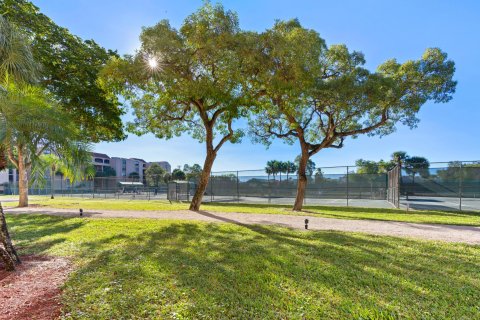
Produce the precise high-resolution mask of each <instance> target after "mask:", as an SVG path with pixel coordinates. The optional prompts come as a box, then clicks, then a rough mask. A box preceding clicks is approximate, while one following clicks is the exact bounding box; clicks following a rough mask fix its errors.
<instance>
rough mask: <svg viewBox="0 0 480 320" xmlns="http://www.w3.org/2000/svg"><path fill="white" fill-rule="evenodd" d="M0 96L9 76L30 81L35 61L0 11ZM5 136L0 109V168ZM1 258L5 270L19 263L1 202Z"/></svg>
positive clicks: (2, 159)
mask: <svg viewBox="0 0 480 320" xmlns="http://www.w3.org/2000/svg"><path fill="white" fill-rule="evenodd" d="M0 62H1V63H0V98H1V99H2V100H3V99H4V97H5V94H6V93H7V88H6V87H7V84H8V83H9V82H10V81H11V80H16V81H27V82H32V81H34V80H35V79H36V76H37V71H38V64H37V63H36V62H35V60H34V59H33V54H32V52H31V50H30V45H29V43H28V41H26V37H25V36H24V35H23V34H22V33H21V32H20V31H19V30H18V29H17V28H16V27H15V26H14V25H12V24H10V23H9V22H8V21H7V20H6V19H5V18H4V17H3V16H2V15H0ZM6 137H7V120H6V117H5V115H4V114H3V112H2V111H1V110H0V171H1V170H4V169H5V168H6V167H7V164H8V163H7V162H8V161H7V158H6V149H7V148H6V146H5V145H4V144H3V143H1V142H2V141H4V140H5V139H6ZM0 259H1V260H2V261H3V263H4V265H5V269H6V270H7V271H13V270H15V263H20V258H19V257H18V255H17V252H16V250H15V247H14V246H13V244H12V241H11V239H10V234H9V232H8V228H7V222H6V220H5V215H4V213H3V208H2V205H1V204H0Z"/></svg>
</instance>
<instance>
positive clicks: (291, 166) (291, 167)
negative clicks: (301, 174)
mask: <svg viewBox="0 0 480 320" xmlns="http://www.w3.org/2000/svg"><path fill="white" fill-rule="evenodd" d="M296 171H297V165H296V164H295V163H293V162H292V161H287V162H285V172H286V173H287V180H288V175H289V174H290V173H295V172H296Z"/></svg>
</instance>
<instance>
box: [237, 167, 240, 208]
mask: <svg viewBox="0 0 480 320" xmlns="http://www.w3.org/2000/svg"><path fill="white" fill-rule="evenodd" d="M239 184H240V180H239V179H238V171H237V202H240V190H239V188H238V187H239Z"/></svg>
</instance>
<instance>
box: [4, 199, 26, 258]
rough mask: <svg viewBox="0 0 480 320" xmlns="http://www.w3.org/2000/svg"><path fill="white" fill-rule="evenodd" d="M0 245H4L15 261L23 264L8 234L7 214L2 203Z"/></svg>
mask: <svg viewBox="0 0 480 320" xmlns="http://www.w3.org/2000/svg"><path fill="white" fill-rule="evenodd" d="M0 243H1V244H3V246H4V247H5V250H7V252H8V253H9V254H10V256H11V257H12V258H13V260H14V261H15V262H17V263H21V261H20V258H19V257H18V254H17V250H15V247H14V246H13V244H12V238H11V237H10V233H9V232H8V227H7V220H6V219H5V213H4V212H3V207H2V204H1V203H0Z"/></svg>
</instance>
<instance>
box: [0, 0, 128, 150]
mask: <svg viewBox="0 0 480 320" xmlns="http://www.w3.org/2000/svg"><path fill="white" fill-rule="evenodd" d="M0 14H3V15H4V17H5V18H6V19H8V20H9V21H10V22H11V23H13V24H15V25H16V26H17V27H18V28H20V29H21V31H22V32H23V33H25V34H26V36H27V37H28V39H30V40H31V41H30V43H29V47H30V48H31V55H32V56H33V58H34V59H35V60H36V61H37V62H38V63H39V64H41V66H42V69H41V77H38V84H39V85H40V86H41V87H43V88H45V89H47V90H48V91H49V92H50V93H52V94H53V95H54V97H55V99H56V100H57V101H58V102H59V103H60V106H61V107H62V109H63V110H65V111H66V112H68V113H69V114H71V115H74V121H75V123H76V124H77V125H78V126H79V127H80V128H81V129H82V130H83V134H84V135H85V136H87V137H88V138H89V140H91V141H93V142H98V141H103V140H106V141H111V140H117V141H118V140H121V139H123V138H124V137H125V136H124V133H123V125H122V121H121V119H120V116H121V115H122V114H123V113H124V111H123V110H122V108H120V107H119V105H120V103H119V101H118V99H117V97H116V96H115V95H110V94H108V93H107V92H106V91H105V90H103V89H102V88H101V86H99V85H98V83H97V78H98V73H99V71H100V70H101V69H102V68H103V66H104V65H105V63H106V62H107V61H108V60H109V59H110V58H111V57H115V56H117V54H116V53H115V52H113V51H110V50H106V49H104V48H102V47H101V46H100V45H98V44H97V43H96V42H95V41H93V40H86V41H84V40H82V39H81V38H79V37H77V36H75V35H73V34H72V33H70V32H69V30H68V29H66V28H63V27H61V26H59V25H57V24H56V23H55V22H54V21H52V20H51V19H50V18H49V17H47V16H46V15H44V14H43V13H41V12H40V10H39V8H38V7H36V6H35V5H33V4H32V3H31V2H30V1H27V0H2V1H0ZM0 41H1V40H0ZM4 61H5V60H2V66H3V64H4Z"/></svg>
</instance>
